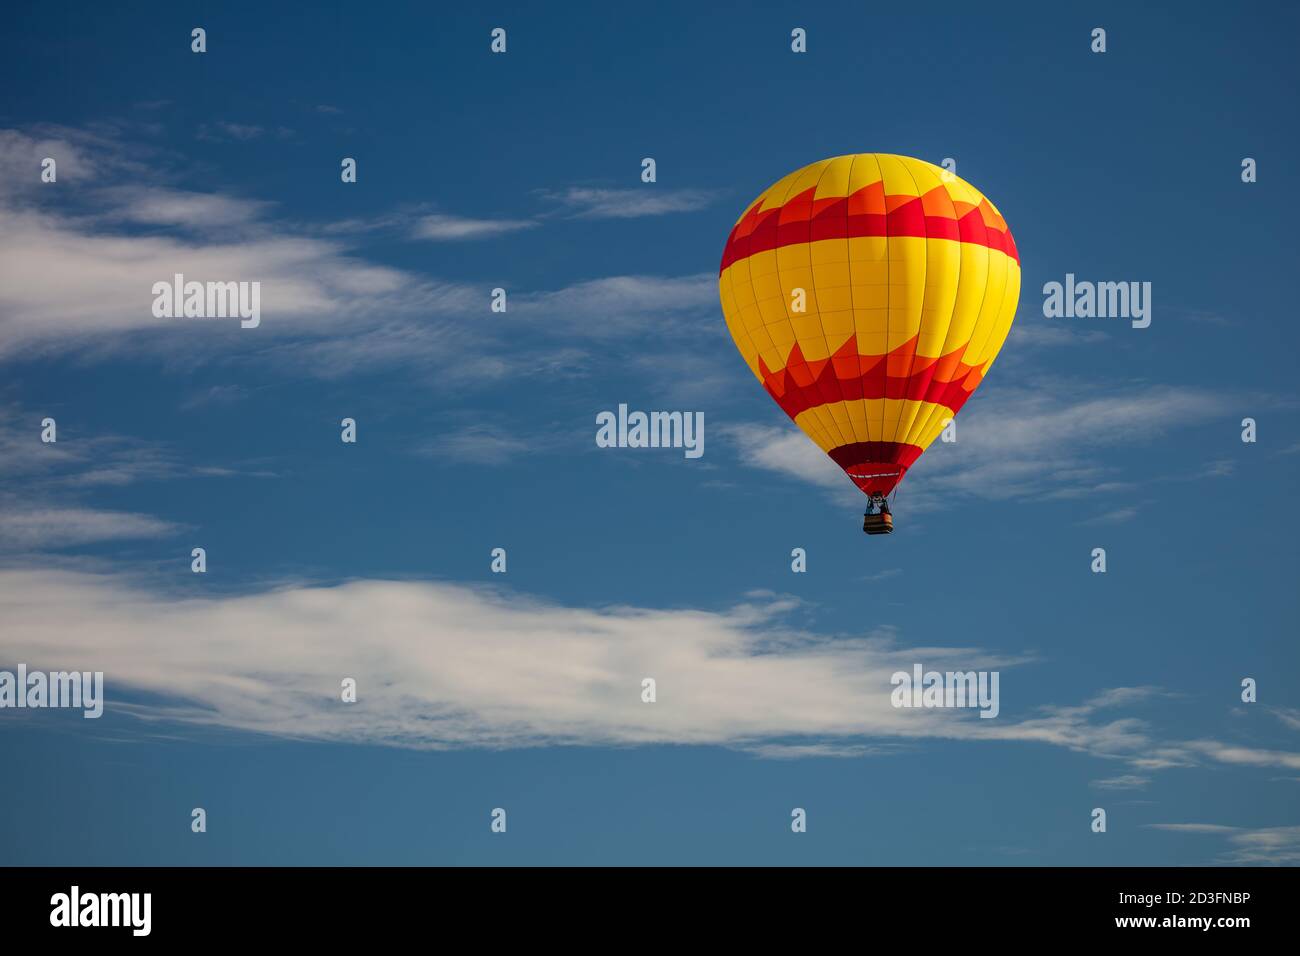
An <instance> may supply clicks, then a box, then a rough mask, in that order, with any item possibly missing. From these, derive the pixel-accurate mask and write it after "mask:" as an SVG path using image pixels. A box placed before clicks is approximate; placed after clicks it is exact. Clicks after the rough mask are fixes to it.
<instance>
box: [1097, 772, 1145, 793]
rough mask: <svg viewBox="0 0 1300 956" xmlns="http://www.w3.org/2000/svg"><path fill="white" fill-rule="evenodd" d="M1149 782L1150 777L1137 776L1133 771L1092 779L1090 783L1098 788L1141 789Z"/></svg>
mask: <svg viewBox="0 0 1300 956" xmlns="http://www.w3.org/2000/svg"><path fill="white" fill-rule="evenodd" d="M1149 783H1151V778H1150V777H1143V776H1139V775H1138V774H1135V773H1125V774H1120V775H1119V776H1118V777H1107V778H1106V779H1104V780H1094V781H1093V782H1092V785H1093V786H1094V787H1096V788H1097V789H1098V790H1141V789H1143V788H1145V787H1146V786H1147V785H1148V784H1149Z"/></svg>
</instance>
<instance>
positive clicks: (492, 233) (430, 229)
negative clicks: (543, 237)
mask: <svg viewBox="0 0 1300 956" xmlns="http://www.w3.org/2000/svg"><path fill="white" fill-rule="evenodd" d="M537 226H538V222H537V220H535V219H471V218H469V217H467V216H452V215H447V214H445V213H435V214H431V215H427V216H421V217H420V218H419V219H418V220H417V221H416V223H415V225H414V227H413V228H412V230H411V234H412V235H413V236H414V237H415V238H417V239H432V240H434V241H437V242H453V241H457V240H464V239H491V238H494V237H496V236H503V235H506V234H507V233H511V232H521V231H523V230H525V229H535V228H536V227H537Z"/></svg>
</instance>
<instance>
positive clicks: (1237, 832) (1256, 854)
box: [1146, 823, 1300, 866]
mask: <svg viewBox="0 0 1300 956" xmlns="http://www.w3.org/2000/svg"><path fill="white" fill-rule="evenodd" d="M1146 826H1147V827H1148V828H1150V829H1152V830H1165V831H1167V832H1171V833H1200V834H1206V835H1209V836H1217V837H1221V838H1223V839H1225V840H1226V841H1227V843H1228V846H1229V848H1228V849H1227V850H1225V851H1223V852H1222V853H1221V854H1220V855H1219V857H1218V860H1217V862H1219V863H1221V864H1227V865H1230V866H1295V865H1297V864H1300V827H1231V826H1223V825H1221V824H1217V823H1148V824H1146Z"/></svg>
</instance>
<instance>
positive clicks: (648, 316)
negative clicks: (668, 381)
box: [510, 273, 721, 339]
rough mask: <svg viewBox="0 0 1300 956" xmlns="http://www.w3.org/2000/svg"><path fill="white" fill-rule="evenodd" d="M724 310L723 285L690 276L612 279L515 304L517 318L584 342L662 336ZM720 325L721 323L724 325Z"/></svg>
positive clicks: (526, 298) (517, 299)
mask: <svg viewBox="0 0 1300 956" xmlns="http://www.w3.org/2000/svg"><path fill="white" fill-rule="evenodd" d="M717 308H718V280H717V277H716V276H713V275H709V274H708V273H698V274H695V275H688V276H643V275H641V276H609V277H606V278H601V279H590V280H587V281H584V282H577V283H574V284H573V285H570V286H567V287H565V288H563V289H556V290H554V291H549V292H533V293H527V294H524V295H520V296H516V297H514V298H513V299H512V301H511V305H510V309H511V314H512V315H514V317H515V318H516V319H517V320H518V321H519V322H521V323H524V324H528V325H530V326H533V327H535V326H538V325H540V323H539V322H538V321H537V320H538V319H540V318H546V319H547V320H548V321H547V323H546V325H547V326H548V327H549V328H551V329H553V330H562V331H563V332H565V333H566V334H569V335H573V336H581V337H584V338H593V339H602V338H613V337H617V336H628V335H640V336H655V337H662V336H663V335H664V334H665V332H666V331H667V330H668V329H669V328H671V327H672V326H673V325H674V323H680V322H681V321H682V319H683V317H685V316H688V315H689V316H699V315H701V314H711V313H712V312H713V311H716V310H717ZM718 322H719V323H720V322H721V320H718Z"/></svg>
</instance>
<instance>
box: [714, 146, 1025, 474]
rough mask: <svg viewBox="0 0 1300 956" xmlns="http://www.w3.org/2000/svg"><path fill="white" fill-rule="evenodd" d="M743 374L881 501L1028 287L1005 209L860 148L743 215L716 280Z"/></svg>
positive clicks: (996, 342) (965, 385) (939, 173)
mask: <svg viewBox="0 0 1300 956" xmlns="http://www.w3.org/2000/svg"><path fill="white" fill-rule="evenodd" d="M718 291H719V294H720V295H721V298H722V312H723V315H724V316H725V317H726V320H727V328H728V329H730V331H731V337H732V338H733V339H734V340H735V342H736V347H737V348H738V349H739V350H740V354H741V355H742V356H743V357H744V359H745V362H746V364H748V365H749V368H750V370H751V371H752V372H753V373H754V375H755V376H756V377H757V378H758V380H759V381H760V382H762V383H763V387H764V388H766V389H767V391H768V394H769V395H771V396H772V398H773V399H775V400H776V402H777V404H778V405H780V406H781V408H783V409H784V410H785V412H786V414H788V415H789V416H790V417H791V418H792V419H794V423H795V424H796V425H798V426H799V428H800V429H802V430H803V432H804V434H806V435H807V436H808V437H809V438H811V439H812V440H813V441H814V442H816V443H817V445H818V446H819V447H820V448H821V449H822V451H824V452H826V453H827V454H828V455H830V457H831V458H832V459H833V460H834V461H835V463H836V464H838V465H839V466H840V467H841V468H843V469H844V471H845V472H846V473H847V474H848V475H849V476H850V477H851V478H852V479H853V481H854V483H855V484H857V486H858V487H859V488H861V489H862V490H863V491H864V492H866V493H867V494H874V493H880V494H888V493H889V492H890V491H892V490H893V488H894V486H895V485H897V484H898V482H899V481H901V480H902V478H903V475H904V474H905V473H906V472H907V469H908V468H909V467H910V466H911V465H912V463H913V462H914V461H916V459H917V458H918V457H920V455H921V452H923V451H925V449H926V448H927V447H929V445H930V443H931V442H932V441H934V440H935V438H936V437H938V435H939V434H940V433H941V432H942V431H943V429H944V426H945V425H946V423H947V422H948V421H949V420H951V419H952V417H953V416H954V415H956V414H957V411H958V410H959V409H960V408H961V407H962V405H963V404H965V402H966V399H968V398H969V397H970V395H971V393H972V392H973V391H974V390H975V389H976V388H977V387H978V386H979V384H980V382H981V381H982V380H983V378H984V374H985V373H986V372H987V371H988V368H989V366H990V365H991V364H992V363H993V359H994V357H996V356H997V354H998V350H999V349H1001V348H1002V343H1003V342H1004V341H1005V340H1006V337H1007V333H1008V332H1009V331H1010V329H1011V321H1012V319H1013V318H1015V314H1016V303H1017V301H1018V299H1019V296H1020V257H1019V254H1018V253H1017V252H1016V244H1015V242H1014V241H1013V240H1012V238H1011V230H1010V229H1008V228H1007V224H1006V222H1005V220H1003V218H1002V216H1001V214H999V213H998V210H997V208H996V207H995V206H994V205H993V204H992V203H991V202H989V201H988V200H987V199H985V198H984V196H983V195H982V194H981V193H980V192H979V191H978V190H976V189H975V188H974V187H973V186H971V185H970V184H969V183H966V182H963V181H962V180H961V179H958V178H957V177H956V176H955V175H953V174H952V173H950V172H948V171H947V170H943V169H940V168H939V167H937V166H934V165H931V164H930V163H926V162H922V161H921V160H919V159H912V158H910V157H907V156H893V155H889V154H885V153H860V154H858V155H855V156H837V157H835V158H833V159H824V160H822V161H821V162H818V163H813V164H812V165H811V166H805V167H804V168H803V169H800V170H796V171H795V172H793V173H791V174H790V175H788V176H786V177H785V178H784V179H782V180H780V181H779V182H777V183H776V184H775V185H773V186H772V187H771V188H769V189H768V190H767V191H766V192H764V193H763V194H762V195H761V196H759V197H758V198H757V199H756V200H754V202H753V203H751V204H750V206H749V208H747V209H746V210H745V213H744V215H742V216H741V217H740V219H739V221H738V222H737V223H736V225H735V227H734V228H733V229H732V230H731V235H730V236H729V237H728V239H727V246H726V249H725V250H724V252H723V254H722V267H721V271H720V275H719V279H718Z"/></svg>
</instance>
